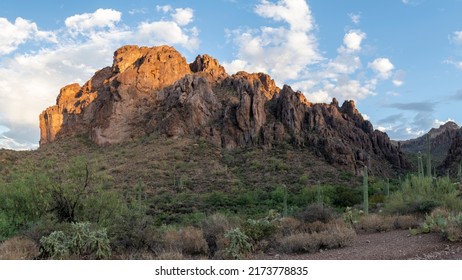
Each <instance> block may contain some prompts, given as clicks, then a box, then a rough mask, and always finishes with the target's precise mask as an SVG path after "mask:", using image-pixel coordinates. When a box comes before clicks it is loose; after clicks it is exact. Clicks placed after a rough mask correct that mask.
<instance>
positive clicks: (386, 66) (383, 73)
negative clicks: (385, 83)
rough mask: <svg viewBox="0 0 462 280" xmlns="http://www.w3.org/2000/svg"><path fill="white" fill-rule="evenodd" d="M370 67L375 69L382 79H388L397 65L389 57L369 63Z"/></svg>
mask: <svg viewBox="0 0 462 280" xmlns="http://www.w3.org/2000/svg"><path fill="white" fill-rule="evenodd" d="M368 66H369V68H371V69H372V70H374V71H375V72H376V73H377V74H378V76H379V77H380V78H382V79H388V78H390V76H391V75H392V71H393V69H394V68H395V66H394V65H393V64H392V63H391V61H390V60H389V59H388V58H383V57H381V58H377V59H375V60H374V61H372V62H371V63H369V64H368Z"/></svg>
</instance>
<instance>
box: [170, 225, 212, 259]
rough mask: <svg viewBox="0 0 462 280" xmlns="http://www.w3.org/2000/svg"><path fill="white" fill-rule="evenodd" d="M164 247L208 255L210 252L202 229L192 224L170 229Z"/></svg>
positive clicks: (176, 250) (187, 252)
mask: <svg viewBox="0 0 462 280" xmlns="http://www.w3.org/2000/svg"><path fill="white" fill-rule="evenodd" d="M164 249H165V250H168V251H170V252H181V253H183V254H189V255H207V254H208V252H209V250H208V246H207V242H206V241H205V239H204V233H203V232H202V230H201V229H198V228H194V227H191V226H188V227H185V228H183V229H181V230H178V231H177V230H170V231H168V232H167V233H166V234H165V237H164Z"/></svg>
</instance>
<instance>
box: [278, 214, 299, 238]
mask: <svg viewBox="0 0 462 280" xmlns="http://www.w3.org/2000/svg"><path fill="white" fill-rule="evenodd" d="M301 226H302V223H301V222H300V221H299V220H297V219H295V218H292V217H284V218H282V219H281V220H280V221H279V232H280V234H282V236H289V235H293V234H295V233H299V232H300V230H301Z"/></svg>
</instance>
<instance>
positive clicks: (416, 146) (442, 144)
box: [399, 121, 459, 164]
mask: <svg viewBox="0 0 462 280" xmlns="http://www.w3.org/2000/svg"><path fill="white" fill-rule="evenodd" d="M458 130H459V126H458V125H457V124H456V123H454V122H452V121H448V122H447V123H445V124H443V125H441V126H440V127H439V128H432V129H431V130H430V131H429V132H427V133H426V134H424V135H422V136H420V137H418V138H416V139H411V140H407V141H400V142H399V144H400V146H401V150H402V151H403V152H406V153H418V152H422V153H427V150H428V144H427V137H429V139H430V150H431V155H432V160H433V161H435V163H436V164H440V163H441V162H443V160H444V159H445V158H446V156H447V155H448V151H449V148H450V146H451V143H452V141H453V139H454V137H455V135H456V133H457V131H458Z"/></svg>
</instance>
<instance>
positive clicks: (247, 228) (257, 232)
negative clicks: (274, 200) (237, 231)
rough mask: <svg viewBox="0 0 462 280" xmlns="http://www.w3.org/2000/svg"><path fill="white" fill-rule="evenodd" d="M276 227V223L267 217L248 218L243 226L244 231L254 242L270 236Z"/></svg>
mask: <svg viewBox="0 0 462 280" xmlns="http://www.w3.org/2000/svg"><path fill="white" fill-rule="evenodd" d="M276 229H277V225H276V223H274V222H272V221H270V220H269V219H268V218H263V219H258V220H253V219H248V220H247V221H246V222H245V223H244V226H243V231H244V233H245V234H246V235H247V236H249V237H250V238H251V239H252V240H253V241H254V242H258V241H260V240H263V239H266V238H269V237H271V236H272V235H273V234H274V233H275V232H276Z"/></svg>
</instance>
